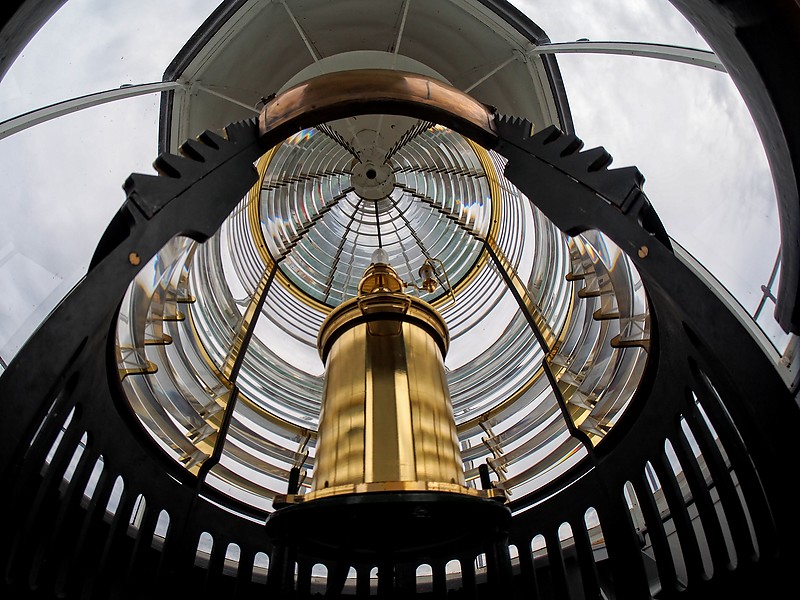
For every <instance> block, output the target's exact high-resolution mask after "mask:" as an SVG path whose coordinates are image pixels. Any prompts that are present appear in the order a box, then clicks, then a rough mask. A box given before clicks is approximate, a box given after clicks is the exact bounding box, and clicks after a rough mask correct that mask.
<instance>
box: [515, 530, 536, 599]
mask: <svg viewBox="0 0 800 600" xmlns="http://www.w3.org/2000/svg"><path fill="white" fill-rule="evenodd" d="M514 544H515V545H516V546H517V554H518V555H519V572H520V584H521V588H522V589H521V590H520V591H521V592H522V593H521V594H517V596H521V597H523V598H531V599H532V600H536V599H538V598H539V589H538V587H537V585H536V569H535V566H534V562H533V551H532V550H531V540H515V541H514Z"/></svg>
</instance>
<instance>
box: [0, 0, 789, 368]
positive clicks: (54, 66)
mask: <svg viewBox="0 0 800 600" xmlns="http://www.w3.org/2000/svg"><path fill="white" fill-rule="evenodd" d="M415 1H422V0H412V2H415ZM513 3H514V4H515V5H517V6H518V7H519V8H520V9H521V10H523V12H525V13H526V14H528V16H529V17H531V19H532V20H533V21H534V22H536V23H537V24H538V25H540V26H541V27H542V28H543V29H544V30H545V31H546V33H547V34H548V35H549V37H550V39H551V40H552V41H553V42H560V41H574V40H575V39H578V38H589V39H590V40H595V41H600V40H627V41H656V42H659V43H674V44H679V45H684V46H692V47H707V46H706V45H705V43H704V42H703V41H702V39H701V38H699V36H698V35H697V34H696V32H695V31H694V30H693V29H692V27H691V26H690V25H689V24H688V23H687V22H686V21H685V20H684V19H683V17H682V16H681V15H680V14H679V13H677V12H676V11H675V10H674V9H673V8H672V6H671V5H670V4H669V3H668V2H666V1H665V0H627V1H620V0H605V1H598V0H572V1H564V0H544V1H542V0H528V1H521V0H518V1H515V2H513ZM215 5H216V2H214V1H210V0H195V1H189V0H183V1H174V2H170V3H168V4H167V3H164V2H162V1H159V0H146V1H143V0H115V1H114V2H108V1H107V0H69V1H68V2H67V3H66V4H65V6H64V8H62V9H61V11H59V13H58V14H56V15H55V16H54V17H53V18H52V19H51V20H50V22H49V23H48V24H47V25H46V26H45V27H44V28H43V29H42V30H41V31H40V33H39V34H38V35H37V36H36V38H34V40H33V42H32V43H31V44H30V45H29V46H28V48H26V49H25V51H24V52H23V54H22V55H21V56H20V58H19V59H18V60H17V62H16V63H15V64H14V65H13V66H12V68H11V69H10V71H9V73H8V74H7V76H6V77H5V79H4V80H3V81H2V82H0V119H6V118H9V117H12V116H14V115H17V114H20V113H22V112H26V111H29V110H32V109H35V108H38V107H41V106H45V105H48V104H51V103H53V102H58V101H60V100H64V99H67V98H69V97H73V96H77V95H83V94H87V93H91V92H95V91H100V90H103V89H109V88H116V87H119V86H120V85H123V84H132V83H145V82H150V81H158V80H160V79H161V75H162V73H163V71H164V69H165V67H166V66H167V64H168V63H169V62H170V61H171V59H172V57H173V56H174V55H175V54H176V53H177V51H178V50H179V49H180V47H181V46H182V44H183V42H184V41H185V40H186V39H187V38H188V37H189V36H190V35H191V33H192V32H193V31H194V30H195V29H196V28H197V27H198V26H199V25H200V24H201V23H202V21H203V19H204V18H205V17H206V16H207V15H208V14H209V13H210V11H211V10H213V8H214V6H215ZM166 6H168V7H169V8H168V10H169V13H170V14H169V16H168V18H165V17H164V11H165V10H166V9H165V7H166ZM558 61H559V65H560V67H561V70H562V74H563V76H564V82H565V86H566V89H567V93H568V97H569V102H570V106H571V109H572V113H573V117H574V121H575V129H576V133H577V134H578V135H579V136H580V137H581V138H583V139H584V141H585V142H586V143H587V146H594V145H604V146H605V147H606V148H607V149H608V150H609V151H610V152H611V154H612V155H613V156H614V157H615V165H616V166H623V165H628V164H636V165H637V166H638V167H639V168H640V169H641V170H642V172H643V173H644V174H645V176H646V178H647V183H646V186H645V190H646V192H647V194H648V196H649V198H650V200H651V201H652V202H653V204H654V206H655V207H656V209H657V210H658V212H659V214H660V216H661V217H662V220H663V221H664V223H665V225H666V227H667V230H668V231H669V233H670V234H671V235H672V236H673V237H674V238H676V239H677V240H678V241H679V242H680V243H681V244H683V245H684V246H685V247H686V248H687V249H688V250H689V251H690V252H692V253H693V254H694V255H695V256H696V257H697V258H699V259H700V260H701V261H702V262H703V263H704V264H705V265H706V266H707V267H708V268H710V269H711V271H712V272H713V273H714V274H715V275H716V276H717V277H718V278H719V279H720V280H721V281H722V282H723V283H724V284H725V285H726V286H728V287H729V289H731V291H732V292H733V293H734V295H735V296H736V297H737V298H738V299H739V300H740V301H741V302H742V303H743V304H744V305H745V306H746V308H748V309H749V310H752V309H753V308H755V306H756V305H757V303H758V300H759V298H760V295H759V286H760V285H761V284H762V283H765V282H766V280H767V278H768V276H769V273H770V270H771V268H772V264H773V262H774V260H775V256H776V253H777V251H778V238H777V235H778V229H777V222H778V220H777V213H776V206H775V196H774V191H773V188H772V182H771V179H770V175H769V169H768V166H767V163H766V159H765V156H764V152H763V149H762V147H761V144H760V142H759V140H758V136H757V134H756V132H755V129H754V127H753V124H752V119H751V118H750V116H749V114H748V113H747V110H746V108H745V107H744V104H743V102H742V101H741V99H740V97H739V95H738V93H737V92H736V90H735V88H734V86H733V85H732V84H731V82H730V79H729V78H728V77H727V75H725V74H722V73H717V72H713V71H710V70H706V69H701V68H697V67H692V66H687V65H680V64H675V63H666V62H663V61H655V60H652V59H643V58H630V57H621V56H599V55H591V56H590V55H559V57H558ZM157 118H158V96H157V95H151V96H146V97H141V98H137V99H131V100H125V101H120V102H116V103H113V104H109V105H105V106H101V107H96V108H93V109H90V110H87V111H84V112H81V113H76V114H73V115H70V116H67V117H63V118H61V119H58V120H56V121H51V122H49V123H46V124H43V125H39V126H36V127H34V128H32V129H29V130H27V131H24V132H22V133H19V134H16V135H14V136H12V137H10V138H6V139H5V140H0V160H2V164H3V165H4V177H3V178H2V180H1V181H0V210H2V214H3V218H2V219H0V288H2V289H4V290H11V291H10V292H6V293H5V294H4V295H3V298H2V299H0V356H2V358H3V359H5V360H8V358H9V357H10V356H11V355H13V353H14V352H16V350H17V349H18V347H19V344H21V342H22V341H24V338H25V337H27V335H28V334H29V333H30V332H31V331H32V329H33V327H34V326H35V324H36V323H38V322H39V321H41V319H42V318H43V317H44V316H46V313H47V312H48V311H49V310H50V309H51V308H52V307H53V306H54V305H55V303H56V302H57V301H58V299H59V298H60V297H61V296H62V295H63V293H64V292H65V291H66V290H68V289H69V287H71V286H72V285H73V284H74V283H75V282H76V281H77V280H78V278H79V277H80V275H81V273H82V272H84V271H85V269H86V266H87V265H88V262H89V260H90V258H91V255H92V252H93V251H94V247H95V244H96V243H97V240H98V239H99V237H100V234H101V233H102V231H103V229H104V228H105V226H106V224H107V223H108V221H109V219H110V218H111V216H112V215H113V214H114V212H115V211H116V210H117V208H118V207H119V206H120V204H121V203H122V201H123V200H124V197H123V193H122V191H121V185H122V183H123V181H124V180H125V178H126V177H127V175H128V174H129V173H131V172H132V171H140V172H150V171H151V169H150V164H151V162H152V160H153V158H154V157H155V156H156V152H157V148H156V143H157V140H156V134H157ZM771 312H772V306H768V309H767V313H768V314H769V315H771ZM765 322H766V321H765ZM771 330H773V331H774V326H773V327H772V328H771Z"/></svg>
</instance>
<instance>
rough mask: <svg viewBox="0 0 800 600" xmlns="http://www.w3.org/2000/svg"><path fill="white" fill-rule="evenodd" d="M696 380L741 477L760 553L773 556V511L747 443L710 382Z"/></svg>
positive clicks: (702, 404) (739, 478)
mask: <svg viewBox="0 0 800 600" xmlns="http://www.w3.org/2000/svg"><path fill="white" fill-rule="evenodd" d="M696 380H697V383H698V385H697V386H696V393H697V396H698V398H700V404H701V406H702V407H703V408H704V409H705V411H706V414H707V415H708V418H709V420H710V421H711V423H712V424H713V426H714V429H715V430H716V432H717V435H719V439H720V442H722V446H723V447H724V448H725V451H726V452H727V454H728V458H729V459H730V462H731V466H732V467H733V470H734V472H735V473H736V477H737V479H738V480H739V486H740V489H741V491H742V494H743V495H744V498H745V500H746V501H747V506H748V512H749V514H750V518H751V519H752V521H753V529H754V530H755V531H756V536H757V538H758V550H759V554H762V555H772V553H773V552H774V551H775V548H776V546H777V541H776V539H775V527H774V523H773V521H772V511H771V510H770V507H769V504H768V503H767V500H766V498H765V496H764V490H763V488H762V487H761V480H760V478H759V476H758V473H757V472H756V469H755V465H754V464H753V460H752V457H751V456H750V454H749V452H748V451H747V448H746V447H745V446H744V442H743V441H742V438H741V437H740V435H739V432H738V431H737V430H736V427H735V425H734V424H733V422H732V421H731V417H730V415H729V414H728V412H727V411H726V410H725V409H724V408H723V406H722V405H721V404H720V402H721V399H719V398H718V397H717V394H715V393H714V392H713V391H712V390H711V389H710V388H709V387H708V383H707V382H706V381H705V380H704V379H703V378H701V377H699V376H696ZM701 418H702V417H701ZM737 497H738V494H737Z"/></svg>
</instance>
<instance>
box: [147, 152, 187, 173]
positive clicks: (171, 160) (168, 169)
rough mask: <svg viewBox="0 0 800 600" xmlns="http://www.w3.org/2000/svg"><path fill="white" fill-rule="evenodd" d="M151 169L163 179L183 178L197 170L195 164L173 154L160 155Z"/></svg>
mask: <svg viewBox="0 0 800 600" xmlns="http://www.w3.org/2000/svg"><path fill="white" fill-rule="evenodd" d="M153 168H154V169H155V170H156V171H157V172H158V174H159V175H162V176H164V177H173V178H178V177H184V176H186V175H188V174H190V173H193V172H194V171H196V170H197V162H196V161H194V160H191V159H188V158H184V157H182V156H175V155H174V154H166V153H164V154H161V155H160V156H159V157H158V158H157V159H155V161H153Z"/></svg>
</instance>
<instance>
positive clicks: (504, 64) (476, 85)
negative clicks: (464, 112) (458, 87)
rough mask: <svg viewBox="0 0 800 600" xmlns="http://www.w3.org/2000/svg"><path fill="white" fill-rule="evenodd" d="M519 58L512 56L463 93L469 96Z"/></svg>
mask: <svg viewBox="0 0 800 600" xmlns="http://www.w3.org/2000/svg"><path fill="white" fill-rule="evenodd" d="M517 58H518V56H517V55H516V54H513V55H511V57H510V58H508V59H506V60H504V61H503V62H501V63H500V64H499V65H497V66H496V67H495V68H494V69H492V70H491V71H489V72H488V73H487V74H486V75H484V76H483V77H481V78H480V79H478V80H477V81H476V82H475V83H473V84H472V85H469V86H467V87H465V88H464V90H463V91H464V93H465V94H469V93H470V92H471V91H472V90H474V89H475V88H476V87H478V86H479V85H480V84H482V83H483V82H484V81H486V80H487V79H489V78H490V77H492V76H493V75H494V74H496V73H498V72H499V71H501V70H502V69H504V68H505V67H506V66H508V65H510V64H511V63H512V62H514V61H515V60H516V59H517Z"/></svg>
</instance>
